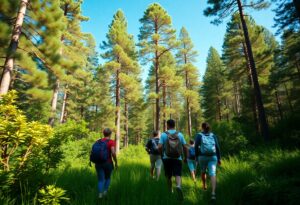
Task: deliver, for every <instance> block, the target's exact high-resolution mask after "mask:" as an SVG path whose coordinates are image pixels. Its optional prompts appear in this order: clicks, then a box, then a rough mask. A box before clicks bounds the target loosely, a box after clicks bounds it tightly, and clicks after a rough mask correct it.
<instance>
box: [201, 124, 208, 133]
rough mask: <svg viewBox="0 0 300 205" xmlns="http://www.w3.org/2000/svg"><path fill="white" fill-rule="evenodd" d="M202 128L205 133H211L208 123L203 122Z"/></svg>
mask: <svg viewBox="0 0 300 205" xmlns="http://www.w3.org/2000/svg"><path fill="white" fill-rule="evenodd" d="M201 127H202V129H203V131H204V132H209V131H210V125H209V124H208V123H207V122H203V123H202V125H201Z"/></svg>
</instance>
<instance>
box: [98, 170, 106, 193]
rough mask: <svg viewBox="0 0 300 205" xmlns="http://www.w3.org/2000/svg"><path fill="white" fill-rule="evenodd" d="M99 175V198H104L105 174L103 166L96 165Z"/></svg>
mask: <svg viewBox="0 0 300 205" xmlns="http://www.w3.org/2000/svg"><path fill="white" fill-rule="evenodd" d="M96 171H97V177H98V192H99V198H102V196H103V191H104V183H105V174H104V170H103V168H102V167H99V166H97V165H96Z"/></svg>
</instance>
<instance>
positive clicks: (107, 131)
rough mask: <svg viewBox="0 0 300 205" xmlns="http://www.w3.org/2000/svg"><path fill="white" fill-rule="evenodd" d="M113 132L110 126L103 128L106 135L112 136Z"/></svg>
mask: <svg viewBox="0 0 300 205" xmlns="http://www.w3.org/2000/svg"><path fill="white" fill-rule="evenodd" d="M111 133H112V131H111V129H109V128H105V129H104V130H103V135H104V137H109V136H111Z"/></svg>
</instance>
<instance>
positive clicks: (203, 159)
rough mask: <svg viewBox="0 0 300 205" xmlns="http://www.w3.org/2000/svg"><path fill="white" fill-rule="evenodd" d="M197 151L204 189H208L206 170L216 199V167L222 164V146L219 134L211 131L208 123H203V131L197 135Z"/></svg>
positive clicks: (213, 196)
mask: <svg viewBox="0 0 300 205" xmlns="http://www.w3.org/2000/svg"><path fill="white" fill-rule="evenodd" d="M195 153H196V157H197V159H198V162H199V165H200V169H201V179H202V183H203V189H204V190H206V189H207V187H206V170H208V175H209V176H210V179H211V186H212V193H211V199H212V200H215V199H216V192H215V191H216V184H217V180H216V169H217V164H219V165H221V155H220V146H219V143H218V139H217V136H216V135H214V134H213V133H212V132H210V126H209V124H208V123H206V122H205V123H202V132H200V133H198V134H197V135H196V137H195Z"/></svg>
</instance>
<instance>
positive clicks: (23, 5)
mask: <svg viewBox="0 0 300 205" xmlns="http://www.w3.org/2000/svg"><path fill="white" fill-rule="evenodd" d="M28 1H29V0H21V1H20V6H19V10H18V14H17V18H16V22H15V25H14V28H13V31H12V36H11V40H10V44H9V48H8V52H7V56H6V59H5V64H4V69H3V73H2V76H1V83H0V95H2V94H6V93H7V92H8V90H9V86H10V83H11V79H12V75H13V69H14V57H15V54H16V51H17V49H18V44H19V39H20V36H21V32H22V25H23V22H24V16H25V13H26V10H27V5H28Z"/></svg>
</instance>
